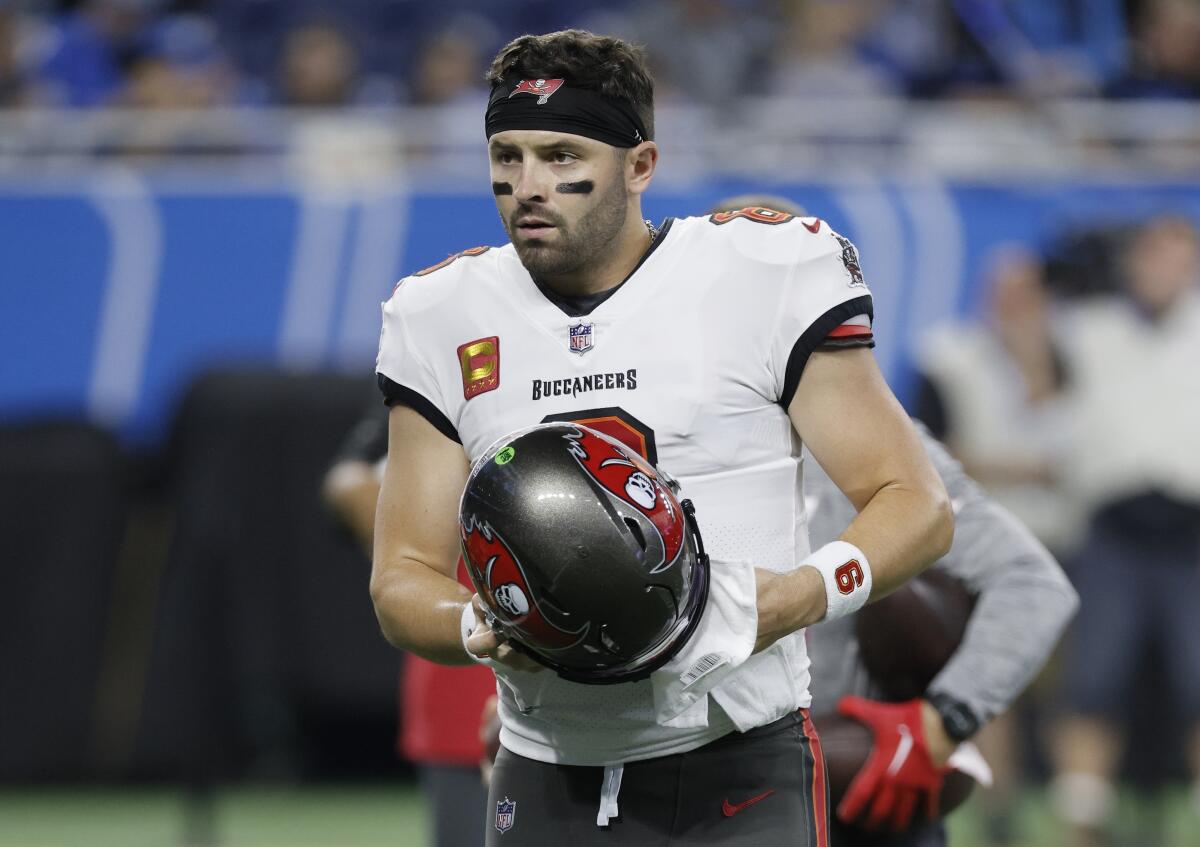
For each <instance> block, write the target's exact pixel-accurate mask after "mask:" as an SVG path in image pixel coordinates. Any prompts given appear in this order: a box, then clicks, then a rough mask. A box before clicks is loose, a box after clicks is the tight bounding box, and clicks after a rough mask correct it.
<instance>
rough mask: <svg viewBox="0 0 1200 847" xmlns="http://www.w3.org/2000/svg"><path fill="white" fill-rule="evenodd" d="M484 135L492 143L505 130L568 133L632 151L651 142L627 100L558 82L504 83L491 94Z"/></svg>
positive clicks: (534, 80)
mask: <svg viewBox="0 0 1200 847" xmlns="http://www.w3.org/2000/svg"><path fill="white" fill-rule="evenodd" d="M484 129H485V130H486V132H487V137H488V138H491V137H492V136H493V135H495V134H496V133H498V132H504V131H505V130H506V129H545V130H550V131H551V132H568V133H570V134H572V135H582V136H584V137H585V138H594V139H595V140H597V141H603V142H604V143H605V144H611V145H612V146H613V147H636V146H637V145H639V144H641V143H642V142H643V141H646V140H647V139H648V138H649V134H648V133H647V132H646V127H645V126H644V125H643V124H642V120H641V118H639V117H638V116H637V112H635V111H634V109H633V104H632V103H630V102H629V101H628V100H623V99H620V98H617V97H607V96H605V95H603V94H600V93H599V92H596V91H588V90H586V89H583V88H575V87H574V86H570V85H566V84H564V81H563V80H561V79H524V80H520V81H514V80H505V81H503V82H500V83H497V84H496V85H495V86H494V87H493V88H492V96H491V98H490V99H489V100H488V108H487V117H486V118H485V119H484Z"/></svg>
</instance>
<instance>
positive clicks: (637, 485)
mask: <svg viewBox="0 0 1200 847" xmlns="http://www.w3.org/2000/svg"><path fill="white" fill-rule="evenodd" d="M677 489H678V485H677V484H675V483H674V481H673V480H671V479H670V478H669V477H667V476H666V475H665V474H662V473H660V472H659V471H658V470H656V469H655V468H654V467H653V466H651V465H650V464H649V463H647V462H646V461H645V460H644V459H642V458H641V457H640V456H638V455H637V454H636V453H634V452H633V451H632V450H630V449H629V448H628V447H626V446H625V445H624V444H621V443H620V442H618V441H616V440H614V439H612V438H609V437H608V436H606V435H603V434H601V433H599V432H596V431H595V430H592V429H589V428H587V427H584V426H580V425H578V424H573V423H549V424H542V425H539V426H535V427H531V428H529V429H526V430H521V431H518V432H516V433H513V434H511V435H509V436H507V437H505V438H503V439H501V440H500V441H498V442H496V444H494V445H492V447H491V448H490V449H488V450H487V451H485V452H484V454H483V455H482V456H481V457H480V458H479V460H478V461H477V462H476V463H475V465H474V467H473V468H472V470H471V474H470V476H469V477H468V479H467V484H466V487H465V489H464V491H463V495H462V500H461V503H460V506H459V531H460V535H461V540H462V553H463V559H464V560H465V562H466V566H467V572H468V573H469V574H470V577H471V581H472V582H473V583H474V585H475V590H476V591H477V592H478V593H479V596H480V597H481V598H482V600H483V602H484V605H485V606H486V608H487V610H488V622H489V624H490V625H491V626H492V628H493V629H495V630H496V631H497V632H499V633H501V634H502V635H504V636H505V637H506V638H507V639H508V640H509V643H510V644H512V645H513V647H514V648H515V649H517V650H520V651H521V652H523V653H525V654H526V655H528V656H530V657H531V658H533V659H534V660H535V661H537V662H540V663H541V664H543V665H545V666H546V667H548V668H550V669H552V670H554V671H555V672H556V673H557V674H558V675H559V676H561V677H563V678H564V679H568V680H571V681H573V682H583V683H592V684H600V683H616V682H630V681H633V680H637V679H644V678H646V677H647V676H649V675H650V673H651V672H652V671H654V670H656V669H657V668H659V667H661V666H662V665H664V664H666V663H667V662H668V661H669V660H670V659H671V657H672V656H674V655H675V653H676V652H677V651H678V650H679V648H680V647H682V646H683V644H684V643H685V642H686V641H687V640H688V638H689V637H690V636H691V634H692V632H693V631H694V630H695V628H696V626H697V625H698V624H699V622H700V617H701V615H702V614H703V611H704V606H705V603H706V601H707V599H708V584H709V572H708V557H707V556H706V555H705V553H704V544H703V541H702V540H701V538H700V529H699V527H698V526H697V524H696V518H695V510H694V509H693V507H692V504H691V501H689V500H683V501H680V500H679V499H677V498H676V490H677Z"/></svg>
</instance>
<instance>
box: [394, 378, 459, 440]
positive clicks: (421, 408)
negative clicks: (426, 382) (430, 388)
mask: <svg viewBox="0 0 1200 847" xmlns="http://www.w3.org/2000/svg"><path fill="white" fill-rule="evenodd" d="M377 377H378V380H379V390H380V391H382V392H383V402H384V404H385V405H387V406H388V407H391V406H395V405H396V404H400V405H402V406H408V408H410V409H412V410H413V411H414V412H416V413H417V414H418V415H420V416H421V417H423V418H424V419H425V420H427V421H429V423H430V424H432V425H433V428H434V429H436V430H437V431H438V432H440V433H441V434H442V435H444V436H446V437H447V438H449V439H450V440H451V441H457V442H458V443H459V444H462V439H461V438H459V437H458V430H457V429H455V428H454V424H452V423H450V419H449V418H448V417H446V416H445V415H444V414H442V411H441V410H440V409H439V408H438V407H437V406H435V405H433V403H431V402H430V401H429V400H428V399H426V398H425V397H424V396H423V395H421V394H418V393H417V392H415V391H413V390H412V389H411V388H408V387H406V386H403V385H401V384H400V383H398V382H394V381H392V380H391V379H389V378H388V377H386V376H384V375H383V374H377Z"/></svg>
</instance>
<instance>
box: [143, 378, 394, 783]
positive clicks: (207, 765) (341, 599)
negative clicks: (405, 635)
mask: <svg viewBox="0 0 1200 847" xmlns="http://www.w3.org/2000/svg"><path fill="white" fill-rule="evenodd" d="M369 382H370V377H369V376H368V375H364V377H363V378H361V379H358V378H355V379H350V378H346V377H341V376H329V375H283V374H280V373H278V372H271V371H262V372H249V371H228V372H221V373H214V374H210V375H209V376H206V377H204V378H202V379H201V380H200V381H199V382H197V383H196V384H195V385H194V386H193V387H192V388H191V390H190V391H189V392H188V393H187V395H186V397H185V399H184V401H183V403H182V405H181V407H180V411H179V414H178V416H177V419H176V422H175V425H174V429H173V433H172V436H171V439H172V441H171V447H170V450H169V460H168V461H169V465H170V467H171V474H172V480H173V481H172V489H173V498H174V501H175V521H176V523H175V529H174V533H173V537H172V541H171V545H170V555H169V559H168V564H167V571H166V574H165V576H164V579H163V588H162V592H161V598H160V603H159V610H158V614H157V625H156V634H155V649H154V651H153V657H152V659H151V664H150V671H149V675H148V682H147V688H146V696H145V698H144V712H143V716H142V721H141V727H140V732H139V738H138V742H137V749H136V753H135V757H134V765H133V771H134V774H135V775H137V776H141V777H160V778H161V777H167V778H186V779H190V780H195V781H201V782H204V781H208V780H215V779H228V778H234V777H240V776H251V777H268V778H274V777H278V778H294V777H331V776H338V775H342V774H354V775H368V774H370V773H373V772H374V773H378V772H381V771H384V770H389V769H393V768H395V760H394V754H393V752H392V751H393V750H394V745H393V740H392V739H393V733H394V727H395V690H396V688H395V686H396V675H397V669H398V666H399V660H398V656H397V654H396V653H395V652H394V651H393V650H392V649H391V648H390V647H389V646H388V645H387V644H386V642H385V641H384V640H383V638H382V636H381V635H380V634H379V631H378V627H377V624H376V621H375V617H374V613H373V611H372V608H371V603H370V598H369V595H368V589H367V585H368V575H369V568H368V565H367V563H366V561H365V560H364V558H363V557H362V554H361V553H360V552H359V551H358V550H357V548H356V547H355V546H354V545H353V544H352V543H351V542H350V541H349V539H347V538H342V537H340V536H339V532H338V530H337V529H336V528H335V526H334V524H333V521H332V519H331V518H330V517H329V516H328V514H327V513H326V512H325V510H324V508H323V506H322V505H321V502H320V499H319V491H320V483H321V477H322V474H323V473H324V471H325V469H326V467H327V465H328V462H329V460H330V458H331V457H332V456H333V453H334V451H335V450H336V448H337V446H338V444H339V442H340V441H341V439H342V438H343V437H344V436H345V434H346V432H347V431H348V430H349V429H350V427H351V426H352V425H353V423H354V422H355V420H356V418H357V417H358V415H359V414H360V412H361V409H362V399H363V397H364V396H365V395H366V392H367V390H368V387H369Z"/></svg>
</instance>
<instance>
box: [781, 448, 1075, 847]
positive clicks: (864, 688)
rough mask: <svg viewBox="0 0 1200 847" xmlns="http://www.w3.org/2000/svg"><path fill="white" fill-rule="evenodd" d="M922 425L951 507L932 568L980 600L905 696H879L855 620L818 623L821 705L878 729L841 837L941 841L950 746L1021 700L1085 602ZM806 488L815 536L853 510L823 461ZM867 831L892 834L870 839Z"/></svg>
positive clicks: (814, 641) (931, 846)
mask: <svg viewBox="0 0 1200 847" xmlns="http://www.w3.org/2000/svg"><path fill="white" fill-rule="evenodd" d="M919 431H920V432H921V433H922V436H923V438H924V440H925V448H926V450H927V451H928V452H929V454H930V456H931V457H932V459H933V462H934V465H935V467H937V469H938V472H939V473H940V474H941V477H942V480H943V481H944V482H945V483H946V488H947V489H948V490H949V492H950V496H951V502H952V503H953V505H954V518H955V534H954V543H953V545H952V546H951V548H950V552H949V553H948V554H946V555H945V556H944V557H942V558H941V559H940V560H939V561H938V562H937V563H936V564H934V566H933V568H934V569H937V570H938V571H940V572H943V573H945V574H947V575H949V576H952V577H954V578H956V579H958V580H959V581H961V582H962V583H963V584H964V585H965V586H966V588H967V589H968V591H969V592H970V593H971V594H972V595H974V596H975V598H976V599H975V605H974V608H973V610H972V612H971V615H970V618H969V620H968V625H967V631H966V634H965V636H964V638H963V640H962V642H961V644H960V645H959V647H958V649H957V650H956V651H955V652H954V654H953V655H952V656H951V657H950V660H949V661H948V662H947V663H946V666H945V667H944V668H943V669H942V670H941V671H940V672H939V673H938V674H937V676H936V677H934V679H933V682H932V683H930V685H929V688H928V689H927V691H926V692H925V695H924V696H923V697H921V698H918V699H916V700H912V701H908V702H905V703H900V704H892V703H883V702H880V692H879V688H878V686H877V684H876V683H875V682H874V681H873V680H871V678H870V677H869V675H868V674H867V672H866V671H865V669H864V668H863V666H862V661H861V658H860V657H859V653H858V644H857V641H856V639H855V632H854V623H853V618H843V619H842V620H838V621H831V622H829V623H825V624H821V625H819V626H815V627H813V628H811V629H810V630H809V634H808V649H809V653H810V655H811V656H812V662H813V670H812V690H813V707H812V708H813V712H814V713H823V712H826V711H832V710H834V709H835V708H836V709H838V710H839V711H841V712H842V713H843V714H846V715H848V716H850V717H852V718H855V719H856V720H861V721H863V722H864V723H866V724H867V726H868V727H870V728H871V729H872V732H873V733H874V737H875V748H874V753H873V755H872V756H871V757H870V758H869V759H868V760H867V762H866V763H865V764H864V766H863V768H862V770H861V771H859V773H858V775H857V776H856V777H855V780H854V781H853V782H852V783H851V784H850V787H849V788H848V790H847V792H846V796H845V797H844V798H842V801H841V803H840V804H839V805H838V806H837V809H836V812H837V815H836V817H837V821H835V823H834V826H833V832H834V834H835V838H834V842H835V843H837V844H844V845H848V846H849V845H855V844H871V845H880V847H885V845H886V847H939V845H944V844H945V843H946V834H945V829H944V827H943V826H942V824H941V822H940V820H938V809H937V805H936V803H937V797H938V793H939V791H940V789H941V786H942V782H943V779H944V777H945V773H946V771H945V767H946V765H947V762H948V760H949V758H950V756H951V754H952V753H953V752H954V751H955V749H956V748H958V747H959V745H960V744H962V743H963V742H965V741H967V740H968V739H970V738H972V737H973V736H974V735H975V734H976V733H977V732H978V731H979V730H980V729H981V728H982V727H983V726H984V724H986V723H987V722H988V721H989V720H991V719H992V718H994V717H995V716H997V715H999V714H1000V713H1002V712H1003V711H1005V710H1006V709H1007V708H1008V707H1009V706H1011V705H1012V702H1013V701H1014V700H1015V699H1016V698H1017V696H1018V695H1019V694H1020V693H1021V692H1022V691H1023V690H1024V689H1025V686H1027V685H1028V684H1029V682H1030V680H1032V679H1033V677H1034V676H1035V675H1036V674H1037V673H1038V671H1039V670H1040V669H1041V668H1042V666H1043V665H1044V664H1045V663H1046V660H1047V659H1048V658H1049V656H1050V653H1051V652H1052V651H1053V649H1054V647H1055V645H1056V644H1057V643H1058V641H1059V638H1060V637H1061V635H1062V632H1063V630H1064V628H1065V627H1066V625H1067V623H1068V622H1069V621H1070V619H1071V616H1072V615H1073V614H1074V613H1075V610H1076V608H1077V607H1078V604H1079V600H1078V596H1077V595H1076V593H1075V590H1074V589H1073V588H1072V587H1071V584H1070V582H1069V581H1068V580H1067V577H1066V575H1065V574H1064V573H1063V571H1062V568H1061V567H1059V565H1058V563H1057V562H1056V561H1055V560H1054V557H1053V556H1051V555H1050V553H1049V552H1048V551H1047V550H1046V548H1045V547H1044V546H1043V545H1042V544H1041V542H1039V541H1038V540H1037V539H1036V538H1034V536H1033V534H1032V533H1031V532H1030V531H1029V530H1028V529H1026V528H1025V526H1024V525H1022V524H1021V523H1020V522H1019V521H1018V520H1017V519H1016V518H1015V517H1013V516H1012V514H1011V513H1009V512H1008V510H1007V509H1005V508H1004V507H1002V506H1000V505H999V504H997V503H996V502H994V501H993V500H991V499H990V498H988V497H987V495H986V494H984V492H983V491H982V489H980V488H979V486H978V485H976V484H975V483H974V482H973V481H972V480H971V479H970V477H968V476H967V475H966V474H965V473H964V472H963V469H962V466H961V465H959V464H958V462H956V461H955V460H954V459H953V458H952V457H951V456H950V454H949V453H948V452H946V449H945V448H944V447H943V446H942V445H941V444H939V443H938V442H937V440H936V439H934V438H933V436H932V435H929V434H928V432H927V431H926V430H925V429H924V428H923V427H921V428H920V430H919ZM804 495H805V501H806V503H807V505H808V509H809V532H810V534H811V536H812V538H813V539H814V542H815V541H819V540H820V539H822V538H832V537H835V536H836V533H837V532H838V531H839V530H838V527H840V526H844V525H845V520H846V519H847V518H848V517H850V516H851V515H852V514H853V506H852V505H851V504H850V502H849V501H848V500H847V499H846V498H845V497H844V496H843V495H842V494H841V492H839V491H838V490H837V487H836V486H835V485H834V484H833V482H832V481H831V480H830V479H829V477H828V476H827V475H826V474H825V473H824V472H823V471H822V470H821V468H820V467H819V466H818V465H817V464H816V463H812V464H810V465H809V466H808V467H806V468H805V483H804ZM897 637H898V638H903V637H904V634H903V633H902V632H901V633H897ZM906 730H908V734H909V735H910V737H911V738H912V739H913V742H914V743H913V745H912V748H911V750H910V752H909V755H908V757H907V758H906V759H905V760H904V761H903V763H902V765H901V766H899V767H893V766H892V765H893V763H894V762H895V761H896V760H897V759H896V750H897V749H899V747H900V745H901V744H902V739H903V737H904V735H905V731H906ZM844 823H848V824H857V826H855V827H854V828H848V827H845V826H843V824H844ZM864 829H874V830H876V831H878V832H881V833H886V834H885V835H883V836H881V837H876V838H871V837H869V836H868V835H866V834H865V833H864ZM892 833H896V834H892Z"/></svg>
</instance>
